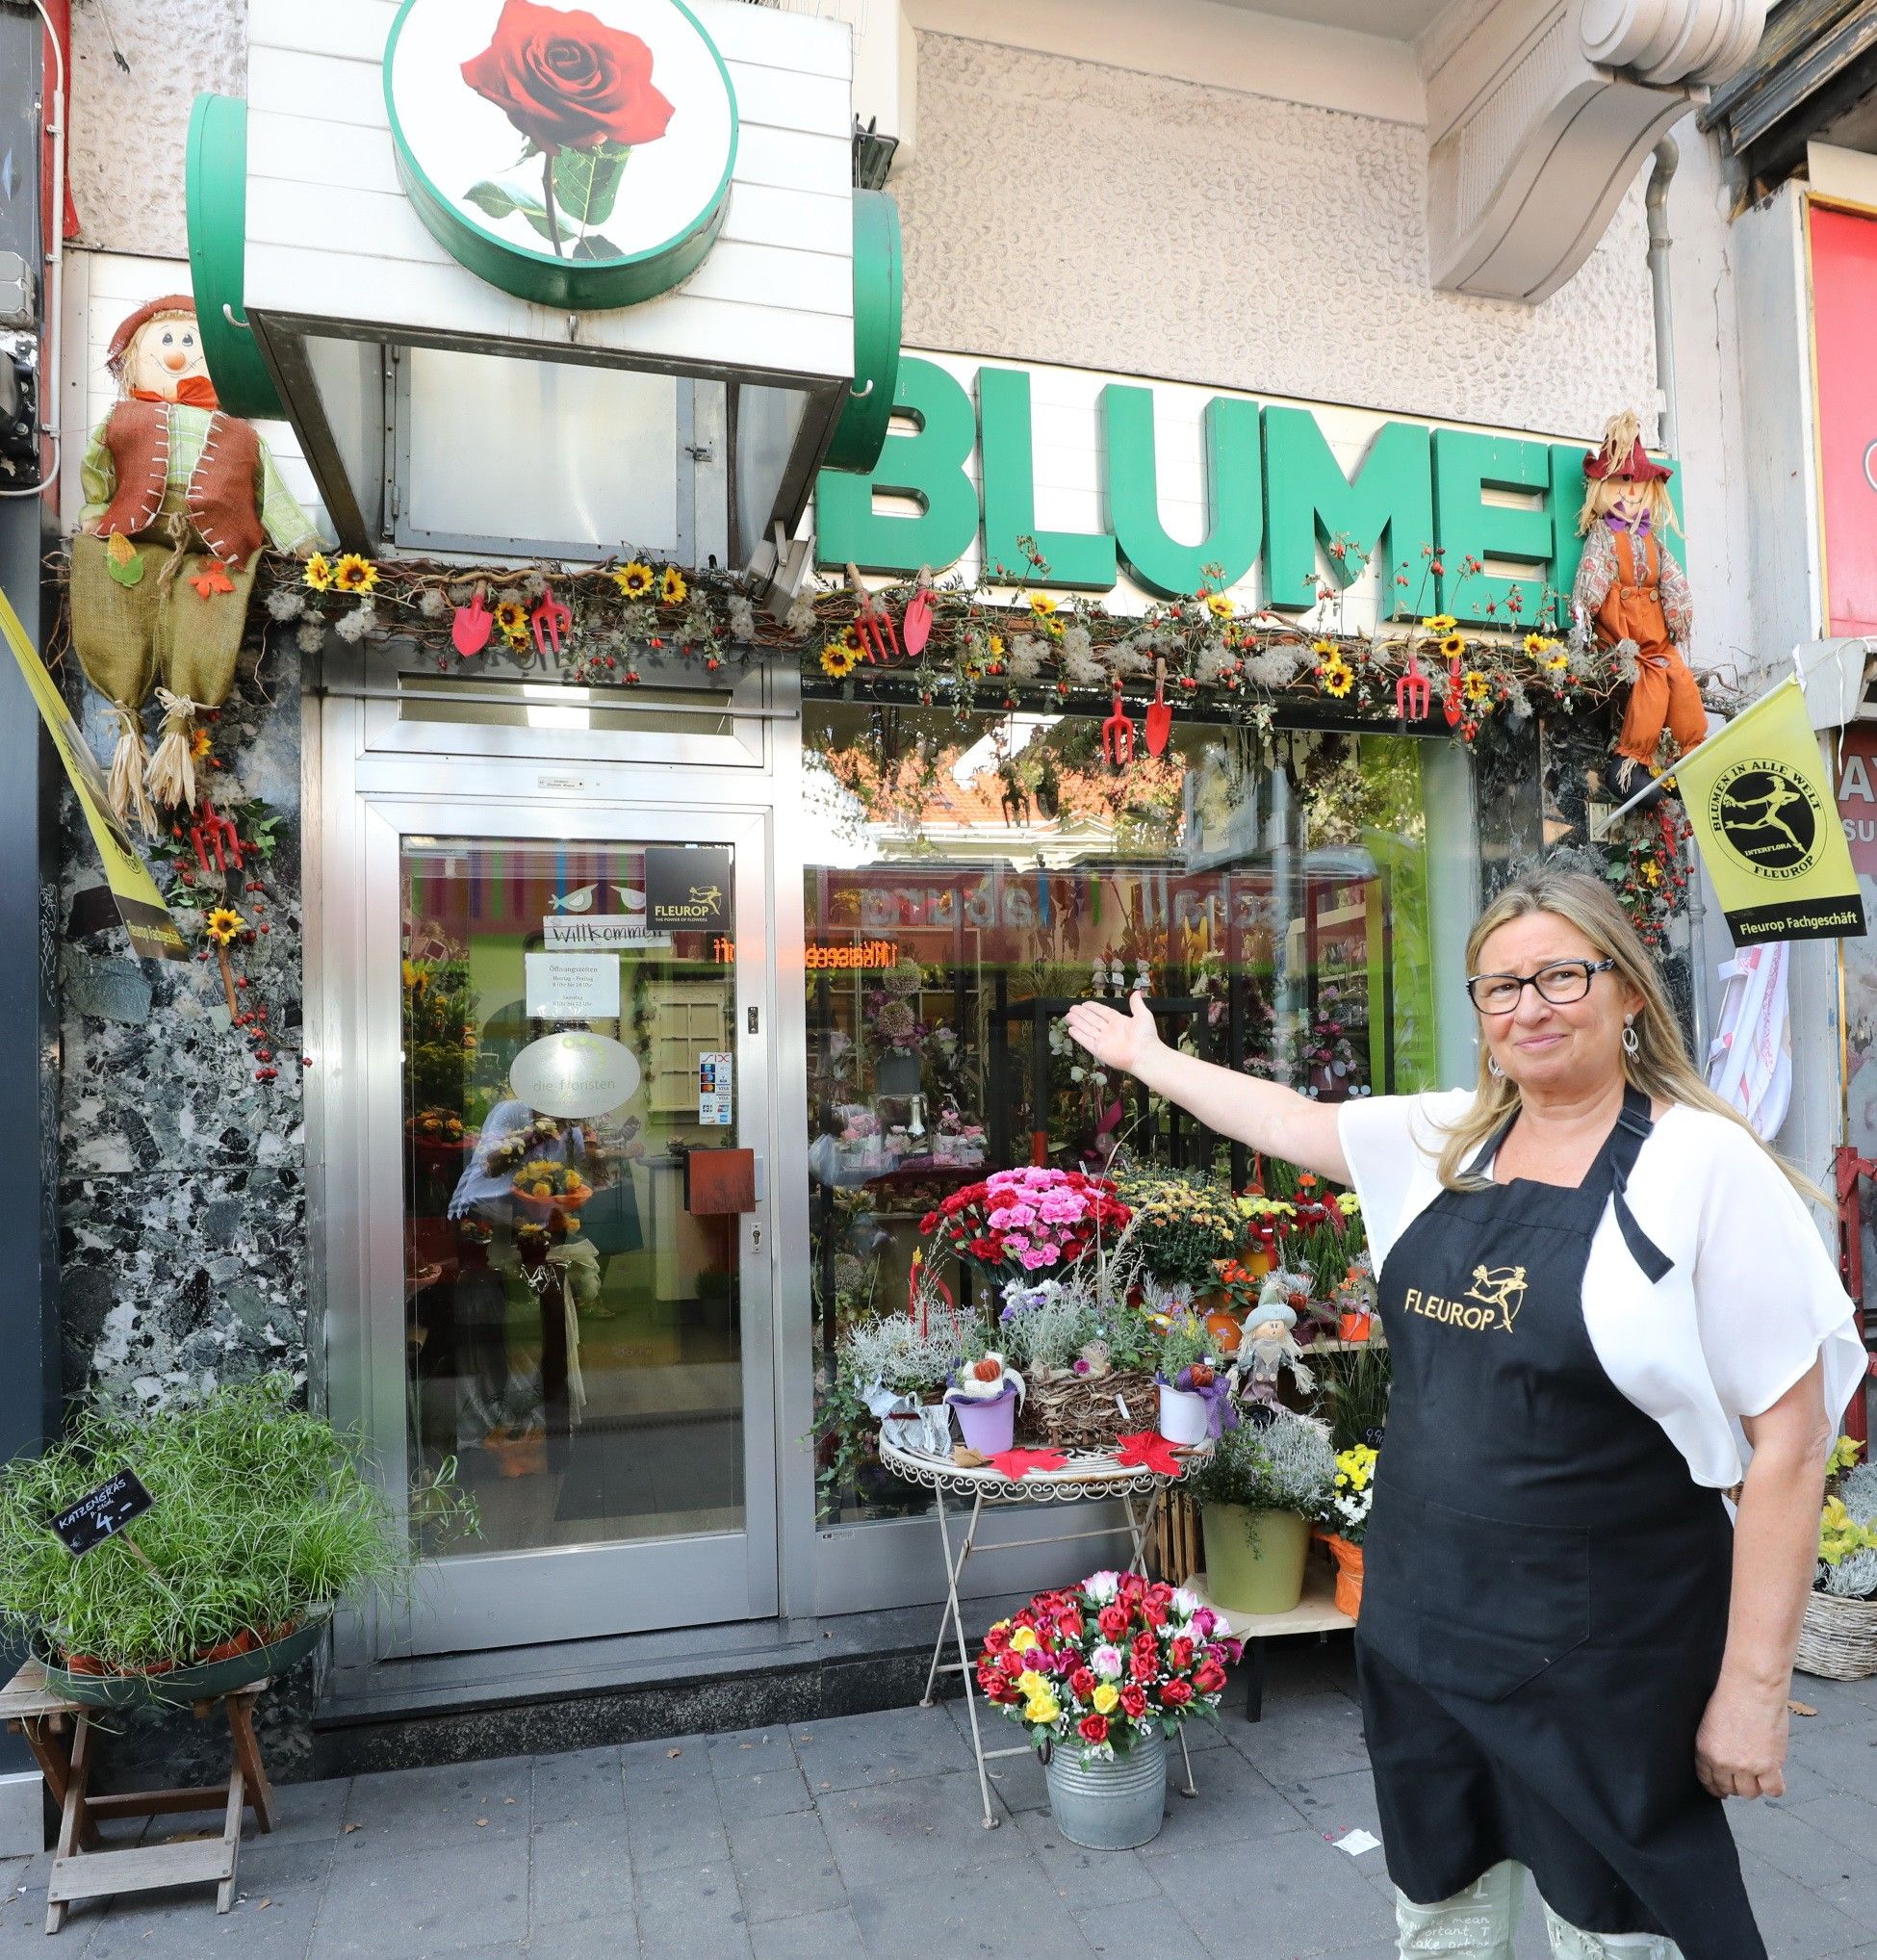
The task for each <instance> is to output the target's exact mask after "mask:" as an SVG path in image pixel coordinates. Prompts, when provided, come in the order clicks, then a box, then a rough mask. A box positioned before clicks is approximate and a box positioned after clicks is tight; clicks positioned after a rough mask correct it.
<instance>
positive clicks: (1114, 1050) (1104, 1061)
mask: <svg viewBox="0 0 1877 1960" xmlns="http://www.w3.org/2000/svg"><path fill="white" fill-rule="evenodd" d="M1127 1005H1128V1011H1127V1013H1126V1014H1117V1013H1116V1012H1115V1010H1114V1009H1113V1008H1112V1007H1104V1006H1103V1005H1102V1004H1101V1002H1100V1001H1098V1000H1078V1001H1077V1002H1076V1003H1075V1005H1074V1006H1073V1007H1071V1008H1070V1009H1069V1011H1068V1013H1067V1015H1066V1016H1065V1017H1064V1024H1065V1025H1066V1026H1067V1029H1068V1031H1069V1033H1070V1034H1071V1035H1073V1036H1074V1038H1075V1039H1076V1040H1077V1041H1078V1042H1080V1043H1081V1044H1082V1045H1083V1046H1084V1047H1085V1048H1087V1049H1088V1051H1089V1053H1090V1054H1092V1055H1093V1057H1094V1058H1095V1060H1096V1061H1097V1062H1099V1063H1100V1064H1101V1066H1102V1067H1103V1068H1104V1069H1122V1070H1126V1071H1127V1072H1128V1073H1129V1074H1130V1075H1138V1074H1139V1073H1140V1072H1141V1064H1142V1062H1143V1061H1144V1059H1145V1058H1146V1057H1147V1056H1148V1055H1149V1054H1150V1053H1152V1051H1153V1050H1154V1049H1155V1048H1157V1047H1159V1046H1160V1031H1159V1030H1158V1029H1157V1028H1156V1027H1155V1026H1154V1024H1153V1016H1152V1015H1150V1014H1149V1013H1148V1012H1147V1001H1146V996H1145V994H1143V993H1136V994H1132V995H1130V996H1129V999H1128V1003H1127Z"/></svg>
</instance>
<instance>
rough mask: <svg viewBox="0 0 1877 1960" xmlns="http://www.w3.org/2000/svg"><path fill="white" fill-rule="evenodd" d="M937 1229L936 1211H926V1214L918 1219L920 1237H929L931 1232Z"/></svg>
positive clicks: (937, 1215) (937, 1217)
mask: <svg viewBox="0 0 1877 1960" xmlns="http://www.w3.org/2000/svg"><path fill="white" fill-rule="evenodd" d="M938 1229H939V1214H938V1213H937V1212H936V1211H929V1212H927V1213H926V1215H925V1216H924V1217H923V1218H922V1219H921V1220H920V1221H919V1236H920V1238H922V1239H927V1238H930V1237H931V1236H932V1234H933V1233H934V1232H936V1231H937V1230H938Z"/></svg>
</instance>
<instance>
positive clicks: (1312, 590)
mask: <svg viewBox="0 0 1877 1960" xmlns="http://www.w3.org/2000/svg"><path fill="white" fill-rule="evenodd" d="M895 406H896V415H895V421H894V432H893V433H892V434H891V435H889V436H888V438H887V448H886V453H885V454H884V455H883V456H882V458H881V461H880V466H879V468H878V469H877V470H875V471H874V473H873V475H872V476H871V477H853V476H833V475H827V476H823V477H822V478H821V479H820V483H819V485H818V488H817V490H816V497H815V504H816V515H815V525H816V544H817V554H818V557H819V560H820V562H821V563H822V564H823V565H827V566H832V567H839V566H843V565H846V564H849V563H853V564H857V565H859V566H860V567H861V569H862V570H865V571H869V572H876V573H886V574H889V575H893V576H898V577H911V576H912V575H913V573H914V572H916V571H917V570H918V568H919V567H920V566H921V565H929V566H930V567H932V569H933V570H934V571H941V570H943V569H945V568H946V567H949V566H951V565H954V564H957V563H959V562H960V561H961V560H964V561H967V564H968V563H969V561H971V560H973V559H976V560H977V562H979V563H981V564H982V565H983V566H984V567H986V568H987V569H988V570H989V571H990V572H991V573H993V574H994V573H995V572H996V571H997V569H998V568H999V567H1004V568H1007V569H1008V570H1009V572H1010V573H1011V575H1012V582H1013V583H1021V584H1024V585H1030V586H1037V585H1051V586H1057V587H1060V588H1067V589H1070V590H1078V591H1085V592H1108V591H1111V590H1112V589H1114V588H1115V587H1116V586H1117V585H1118V584H1120V583H1122V582H1123V581H1126V582H1128V583H1131V584H1133V585H1134V586H1136V587H1138V588H1140V589H1141V590H1142V591H1144V592H1145V593H1149V594H1157V595H1160V596H1163V597H1171V596H1175V595H1178V594H1182V593H1189V592H1192V591H1194V590H1196V588H1197V587H1198V586H1199V585H1200V584H1201V583H1203V582H1205V578H1206V574H1205V568H1206V567H1207V566H1209V565H1217V566H1219V567H1221V569H1222V571H1223V575H1224V577H1223V585H1224V587H1225V588H1226V589H1228V590H1229V589H1232V588H1239V591H1240V596H1241V597H1242V598H1244V599H1247V600H1248V601H1249V602H1250V603H1252V604H1255V605H1262V606H1273V607H1276V608H1278V609H1280V610H1285V611H1302V610H1304V609H1305V608H1307V607H1308V606H1312V605H1314V604H1315V603H1316V600H1317V589H1316V580H1317V579H1318V578H1320V577H1321V578H1322V579H1324V580H1325V581H1327V582H1329V583H1330V584H1331V586H1332V589H1335V588H1336V587H1338V586H1349V585H1353V584H1354V583H1355V581H1356V580H1358V579H1359V578H1360V576H1361V574H1362V573H1363V572H1364V571H1365V570H1366V569H1367V567H1368V565H1369V561H1370V558H1371V556H1372V555H1374V554H1376V552H1377V550H1379V554H1380V555H1379V561H1378V562H1379V566H1380V568H1381V569H1380V583H1379V585H1378V586H1376V588H1374V589H1373V590H1372V591H1371V592H1370V593H1368V594H1367V595H1366V603H1364V599H1365V595H1364V594H1362V593H1359V592H1358V593H1355V594H1352V595H1351V597H1352V598H1353V599H1354V600H1355V601H1356V605H1355V607H1354V611H1353V612H1352V613H1351V615H1350V619H1349V620H1348V622H1347V623H1348V624H1350V625H1351V626H1354V625H1358V624H1363V623H1366V622H1367V620H1372V619H1374V618H1375V617H1376V616H1377V614H1378V615H1379V616H1380V617H1383V618H1399V617H1403V616H1406V615H1409V614H1415V613H1427V612H1435V611H1441V612H1451V613H1453V614H1454V615H1455V616H1456V617H1458V618H1461V619H1465V620H1471V621H1476V622H1483V621H1487V620H1497V621H1500V622H1502V623H1504V624H1508V625H1509V624H1514V623H1516V620H1515V617H1514V616H1513V615H1511V614H1510V613H1508V609H1507V601H1508V599H1509V598H1510V597H1511V595H1512V588H1513V586H1514V585H1515V584H1516V585H1517V586H1518V588H1519V590H1520V593H1521V595H1522V605H1523V616H1524V617H1525V618H1526V619H1527V620H1535V615H1536V613H1537V608H1538V601H1539V598H1540V595H1541V594H1542V593H1543V591H1544V589H1545V587H1547V586H1550V587H1551V588H1552V589H1554V590H1555V591H1560V592H1568V590H1569V589H1570V584H1571V580H1572V578H1573V576H1574V575H1575V573H1576V570H1577V561H1578V555H1579V544H1578V537H1577V514H1578V509H1579V506H1580V504H1581V503H1582V498H1583V476H1582V469H1583V452H1584V448H1585V445H1584V444H1583V443H1556V442H1550V441H1545V440H1539V439H1536V438H1530V437H1521V436H1509V435H1501V434H1496V433H1493V432H1491V431H1489V430H1482V429H1477V428H1461V427H1435V426H1429V425H1428V424H1427V423H1422V422H1409V421H1390V420H1386V419H1383V418H1381V417H1379V416H1376V415H1373V414H1367V413H1364V412H1362V411H1359V410H1351V409H1338V408H1312V407H1304V406H1298V405H1294V404H1290V403H1279V402H1260V401H1257V400H1253V399H1252V398H1250V397H1248V396H1244V395H1227V394H1216V393H1209V392H1208V391H1206V390H1203V389H1196V388H1192V387H1187V386H1180V385H1173V384H1158V385H1154V386H1148V385H1146V384H1144V383H1141V382H1135V381H1127V380H1120V379H1105V378H1104V377H1102V376H1100V375H1094V374H1086V373H1084V372H1081V371H1079V370H1070V369H1061V368H1056V369H1044V368H1018V367H1000V366H995V365H990V364H987V365H984V366H978V365H976V364H975V363H972V362H969V361H965V360H960V359H956V358H953V357H949V356H930V357H913V356H910V355H909V356H908V357H907V358H905V359H903V360H902V361H901V363H900V370H899V389H898V395H897V399H896V404H895ZM1675 480H1676V482H1677V483H1678V484H1679V482H1680V480H1681V479H1680V477H1677V478H1676V479H1675ZM1026 536H1028V537H1033V538H1035V539H1036V541H1037V548H1038V550H1039V551H1040V553H1041V555H1042V556H1043V557H1044V558H1045V559H1046V560H1047V561H1048V571H1047V573H1046V575H1042V576H1037V575H1034V574H1033V573H1032V572H1031V571H1030V568H1029V566H1028V564H1027V561H1026V559H1025V556H1024V553H1023V549H1022V547H1021V545H1020V544H1019V543H1018V540H1019V539H1020V538H1023V537H1026ZM980 541H981V542H980ZM1339 547H1340V550H1339V549H1337V548H1339ZM1426 547H1432V548H1433V551H1434V555H1433V556H1432V557H1430V556H1429V555H1427V552H1426V551H1425V550H1424V548H1426ZM980 553H981V557H980V556H979V554H980ZM1469 559H1472V560H1475V561H1477V562H1478V564H1480V565H1483V566H1484V568H1485V570H1484V572H1483V573H1480V572H1475V573H1473V574H1472V575H1470V576H1469V575H1468V574H1467V572H1466V565H1467V561H1468V560H1469ZM1436 562H1437V563H1438V565H1439V567H1440V571H1439V573H1438V575H1436V574H1435V572H1434V571H1433V569H1432V568H1433V566H1434V564H1435V563H1436ZM972 568H973V569H974V568H975V567H972ZM1398 578H1404V579H1405V581H1406V582H1405V583H1398V582H1397V580H1398ZM1488 606H1493V607H1494V608H1495V609H1494V610H1493V611H1491V612H1488V610H1487V607H1488Z"/></svg>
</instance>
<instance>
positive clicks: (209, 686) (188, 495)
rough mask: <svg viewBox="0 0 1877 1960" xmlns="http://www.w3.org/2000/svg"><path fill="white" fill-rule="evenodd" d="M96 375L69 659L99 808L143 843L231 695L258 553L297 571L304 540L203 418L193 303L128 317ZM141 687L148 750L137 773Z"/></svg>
mask: <svg viewBox="0 0 1877 1960" xmlns="http://www.w3.org/2000/svg"><path fill="white" fill-rule="evenodd" d="M106 363H107V365H108V366H109V368H110V370H111V373H112V374H113V375H114V376H115V377H116V382H117V387H118V394H119V400H118V401H117V404H116V407H115V408H113V409H112V411H111V413H110V414H109V415H108V416H106V417H105V419H104V421H103V422H101V423H100V424H99V425H98V426H97V427H96V428H95V429H93V430H92V431H91V442H90V448H89V449H88V450H87V451H86V454H85V461H84V465H83V469H82V480H83V483H84V486H85V500H86V501H85V509H84V515H83V519H82V524H83V529H82V530H81V531H80V534H79V535H78V536H77V537H75V538H74V539H73V540H72V566H71V625H72V645H73V647H74V648H75V649H76V651H77V654H78V658H79V664H80V665H81V666H82V667H83V668H84V669H85V672H86V675H87V677H88V678H89V679H90V682H91V683H92V685H93V686H95V687H96V688H97V689H98V691H99V692H100V693H101V694H102V695H103V696H104V697H105V699H106V700H107V701H109V702H110V703H111V707H112V709H113V712H114V713H115V714H116V718H117V746H116V754H115V756H114V757H113V759H112V764H111V773H110V788H111V804H112V808H113V809H114V810H115V811H116V814H117V816H118V818H119V820H120V821H122V822H125V823H128V822H129V820H130V818H131V816H132V815H133V814H134V815H135V816H136V817H137V818H138V820H139V821H140V822H141V824H142V826H143V830H144V832H145V834H146V835H153V834H154V833H155V830H156V811H155V805H156V804H158V803H161V804H164V805H166V806H169V807H172V808H173V807H175V806H178V805H187V806H188V807H189V808H191V809H193V808H194V805H195V767H194V748H193V742H194V734H195V720H196V717H197V715H198V714H200V713H201V712H203V711H204V710H205V709H213V708H219V707H220V706H221V704H222V703H223V702H224V701H225V700H227V698H228V692H229V689H230V688H231V687H232V686H233V685H234V681H235V658H236V656H237V654H238V653H239V652H240V651H241V643H242V634H243V632H244V629H245V626H246V622H247V603H248V597H249V595H250V593H251V592H252V590H253V586H254V561H255V558H256V556H257V554H259V552H260V550H261V547H262V546H263V545H264V544H270V545H272V547H273V548H274V550H275V551H278V552H286V553H293V554H297V555H300V556H305V555H307V554H310V553H312V552H313V551H314V550H316V549H317V548H318V545H319V536H318V533H317V532H316V531H315V529H314V528H313V520H312V519H311V518H310V517H308V516H307V514H306V512H305V511H304V510H302V509H301V508H300V506H299V505H298V503H296V502H295V500H294V497H293V494H292V492H290V491H289V490H288V488H287V486H286V485H285V484H284V483H283V482H282V481H281V480H280V475H279V472H278V471H277V470H276V469H275V468H274V463H273V458H272V457H271V456H270V454H269V453H268V448H267V445H266V444H265V443H264V442H262V440H261V438H260V437H259V436H258V435H257V434H256V433H255V432H254V430H253V428H252V427H251V426H249V425H248V424H247V423H245V422H242V421H239V420H237V419H236V418H235V417H234V416H232V415H225V414H223V413H222V411H221V409H220V408H219V406H218V404H217V401H216V393H215V384H214V383H213V382H212V381H211V380H210V378H209V372H208V363H207V359H206V356H205V355H204V353H203V350H202V336H201V333H200V331H199V329H198V327H197V325H196V320H195V304H194V302H193V300H192V299H189V298H187V297H183V296H182V295H179V294H172V295H170V296H168V297H166V298H162V299H153V300H151V301H150V302H149V303H148V304H147V305H145V306H140V307H139V308H138V309H137V311H136V312H135V313H133V314H132V315H131V316H130V318H129V319H128V320H126V321H124V322H123V323H122V324H121V325H120V326H119V327H118V328H117V331H116V334H114V335H113V336H112V341H111V348H110V351H109V353H108V354H107V356H106ZM152 685H155V687H156V692H157V702H158V705H159V706H160V707H161V708H162V709H163V735H162V739H161V741H160V742H159V744H158V746H157V751H156V754H155V755H154V756H152V757H150V758H149V759H148V760H147V761H146V760H145V757H144V753H143V724H142V714H141V709H142V705H143V702H144V699H145V697H146V696H147V695H148V693H149V691H150V688H151V686H152Z"/></svg>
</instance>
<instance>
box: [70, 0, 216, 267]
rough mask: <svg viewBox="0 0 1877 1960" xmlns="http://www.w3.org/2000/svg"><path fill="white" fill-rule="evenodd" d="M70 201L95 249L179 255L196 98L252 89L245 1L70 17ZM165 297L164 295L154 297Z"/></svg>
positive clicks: (172, 3)
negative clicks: (203, 93)
mask: <svg viewBox="0 0 1877 1960" xmlns="http://www.w3.org/2000/svg"><path fill="white" fill-rule="evenodd" d="M71 34H72V51H71V136H70V140H69V142H68V144H67V155H68V157H69V161H70V170H71V189H72V198H73V200H74V202H75V203H76V204H77V206H78V217H79V223H80V227H81V231H80V236H81V237H82V239H83V240H84V242H85V243H86V244H87V245H104V246H107V247H109V248H110V249H112V250H114V251H125V252H145V253H151V254H155V255H157V256H159V257H165V258H182V257H184V256H185V255H186V254H187V253H188V250H189V223H188V215H187V211H186V209H185V205H184V196H183V151H184V148H185V145H186V142H187V140H188V136H189V116H190V110H191V107H192V105H193V102H194V100H195V97H196V95H197V94H198V93H199V92H200V91H202V90H205V89H206V90H215V91H216V92H217V93H219V94H223V95H245V94H246V93H247V8H246V7H245V5H244V0H163V5H161V6H158V5H156V4H155V0H111V4H110V5H109V6H105V5H99V4H92V5H85V4H81V5H79V6H76V7H74V8H73V9H72V11H71ZM158 290H161V289H158Z"/></svg>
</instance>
